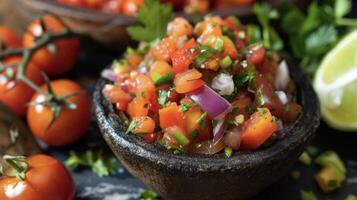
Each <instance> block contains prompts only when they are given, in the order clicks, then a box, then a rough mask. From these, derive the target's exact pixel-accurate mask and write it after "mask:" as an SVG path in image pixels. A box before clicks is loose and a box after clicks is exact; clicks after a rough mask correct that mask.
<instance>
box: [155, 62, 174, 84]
mask: <svg viewBox="0 0 357 200" xmlns="http://www.w3.org/2000/svg"><path fill="white" fill-rule="evenodd" d="M150 76H151V79H152V80H153V81H154V83H155V84H156V85H161V84H165V83H170V82H171V81H172V80H173V78H174V73H173V70H172V67H171V66H170V65H169V64H168V63H167V62H165V61H156V62H155V63H154V64H153V65H152V66H151V68H150Z"/></svg>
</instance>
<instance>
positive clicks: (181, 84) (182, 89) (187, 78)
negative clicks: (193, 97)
mask: <svg viewBox="0 0 357 200" xmlns="http://www.w3.org/2000/svg"><path fill="white" fill-rule="evenodd" d="M201 77H202V74H201V73H200V72H199V71H197V70H196V69H190V70H187V71H185V72H183V73H180V74H177V75H176V77H175V80H174V84H175V86H176V91H177V92H178V93H188V92H191V91H193V90H196V89H198V88H200V87H202V86H203V84H204V81H203V80H201V79H200V78H201Z"/></svg>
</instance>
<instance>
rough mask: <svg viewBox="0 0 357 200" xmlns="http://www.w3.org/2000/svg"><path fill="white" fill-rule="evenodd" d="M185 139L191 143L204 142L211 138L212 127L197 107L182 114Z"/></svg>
mask: <svg viewBox="0 0 357 200" xmlns="http://www.w3.org/2000/svg"><path fill="white" fill-rule="evenodd" d="M184 118H185V124H186V128H187V135H186V136H187V137H188V138H189V139H190V140H193V141H204V140H209V139H210V138H211V135H212V134H211V133H212V126H211V122H210V120H209V119H208V117H207V115H205V114H204V112H202V110H201V109H200V108H199V107H193V108H190V109H189V110H188V111H186V112H184Z"/></svg>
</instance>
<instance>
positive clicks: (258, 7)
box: [253, 3, 284, 51]
mask: <svg viewBox="0 0 357 200" xmlns="http://www.w3.org/2000/svg"><path fill="white" fill-rule="evenodd" d="M253 12H254V13H255V15H256V16H257V18H258V21H259V23H260V24H261V26H262V28H263V33H262V34H263V37H262V38H263V44H264V47H265V48H267V49H272V50H275V51H279V50H282V49H283V47H284V43H283V41H282V39H281V38H280V36H279V35H278V33H277V32H276V31H275V29H274V28H273V27H271V26H270V20H272V19H277V18H279V13H278V11H277V10H275V9H272V8H271V7H270V6H269V5H268V4H258V3H256V4H254V6H253Z"/></svg>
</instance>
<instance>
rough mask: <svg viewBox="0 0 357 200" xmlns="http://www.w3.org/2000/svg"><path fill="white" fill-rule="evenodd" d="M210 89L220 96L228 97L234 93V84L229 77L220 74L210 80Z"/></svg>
mask: <svg viewBox="0 0 357 200" xmlns="http://www.w3.org/2000/svg"><path fill="white" fill-rule="evenodd" d="M212 88H213V89H215V90H218V91H219V94H221V95H230V94H232V93H233V92H234V82H233V77H232V76H231V75H228V74H225V73H220V74H218V75H217V76H215V77H214V78H213V80H212Z"/></svg>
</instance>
